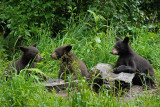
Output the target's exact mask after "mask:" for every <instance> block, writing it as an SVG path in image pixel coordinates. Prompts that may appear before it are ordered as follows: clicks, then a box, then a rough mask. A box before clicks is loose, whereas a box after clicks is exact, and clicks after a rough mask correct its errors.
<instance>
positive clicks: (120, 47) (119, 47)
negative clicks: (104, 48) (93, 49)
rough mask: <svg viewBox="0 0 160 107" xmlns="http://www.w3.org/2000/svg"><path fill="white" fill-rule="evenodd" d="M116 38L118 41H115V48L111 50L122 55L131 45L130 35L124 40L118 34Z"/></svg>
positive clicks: (112, 52)
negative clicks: (129, 43)
mask: <svg viewBox="0 0 160 107" xmlns="http://www.w3.org/2000/svg"><path fill="white" fill-rule="evenodd" d="M115 39H116V41H117V42H116V43H115V45H114V48H113V49H112V50H111V54H113V55H121V54H125V53H127V52H128V47H129V45H128V42H129V37H125V38H124V40H122V39H120V38H119V37H117V36H116V37H115Z"/></svg>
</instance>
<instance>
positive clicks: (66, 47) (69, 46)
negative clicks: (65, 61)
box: [65, 45, 72, 53]
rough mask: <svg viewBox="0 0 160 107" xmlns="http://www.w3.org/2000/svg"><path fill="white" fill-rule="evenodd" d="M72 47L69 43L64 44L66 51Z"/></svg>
mask: <svg viewBox="0 0 160 107" xmlns="http://www.w3.org/2000/svg"><path fill="white" fill-rule="evenodd" d="M71 49H72V46H71V45H66V46H65V51H66V52H67V53H68V52H69V51H70V50H71Z"/></svg>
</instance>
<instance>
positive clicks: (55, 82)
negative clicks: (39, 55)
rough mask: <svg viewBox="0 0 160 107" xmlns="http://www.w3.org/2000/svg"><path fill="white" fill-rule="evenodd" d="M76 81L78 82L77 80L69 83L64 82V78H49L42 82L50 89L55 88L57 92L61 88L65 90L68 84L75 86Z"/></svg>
mask: <svg viewBox="0 0 160 107" xmlns="http://www.w3.org/2000/svg"><path fill="white" fill-rule="evenodd" d="M76 82H77V81H76V80H74V81H72V82H71V83H69V82H64V80H61V79H49V80H48V81H46V82H43V83H42V84H43V85H44V86H46V88H47V89H48V90H49V91H51V90H52V89H53V88H54V89H55V90H56V91H57V92H59V91H61V90H65V89H66V88H67V87H68V85H70V86H72V87H74V85H75V83H76Z"/></svg>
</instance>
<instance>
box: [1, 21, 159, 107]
mask: <svg viewBox="0 0 160 107" xmlns="http://www.w3.org/2000/svg"><path fill="white" fill-rule="evenodd" d="M80 22H81V23H80V24H78V25H73V26H70V27H69V29H68V30H67V31H64V33H63V34H57V37H56V38H50V34H49V33H48V32H47V31H43V30H40V32H39V34H38V35H37V38H36V39H33V38H31V39H30V40H28V42H23V43H22V45H23V46H29V45H32V44H33V43H35V42H38V46H37V48H38V49H39V51H40V53H41V55H42V56H43V57H44V60H42V62H40V63H36V66H37V68H38V69H40V70H41V71H42V72H43V73H44V74H45V75H47V76H48V77H49V78H58V72H59V61H57V60H53V59H52V58H51V57H50V53H52V52H53V51H54V50H55V49H56V48H57V47H59V46H62V45H67V44H70V45H72V46H73V49H72V52H73V53H74V54H75V55H76V56H77V57H78V58H79V59H81V60H83V61H84V62H85V63H86V65H87V68H88V71H90V70H91V68H92V67H93V66H95V65H96V64H97V63H100V62H102V63H107V64H110V65H112V66H114V64H115V63H116V60H117V58H118V56H114V55H112V54H110V51H111V49H112V48H113V46H114V44H115V42H116V40H115V39H114V37H115V36H116V31H115V30H114V29H113V28H112V29H107V30H106V33H104V32H100V31H97V32H95V30H94V29H89V28H88V27H87V25H86V24H85V21H83V20H82V21H80ZM124 36H126V35H122V36H121V38H122V39H123V38H124ZM129 36H130V38H131V39H130V45H131V47H132V48H133V49H134V50H135V51H136V52H137V53H138V54H139V55H141V56H143V57H144V58H146V59H147V60H149V62H150V63H151V64H152V66H153V67H154V70H155V74H156V79H157V85H158V86H159V85H160V84H159V81H160V80H159V77H160V74H159V72H160V71H159V69H160V51H159V49H160V36H159V34H155V33H151V32H149V31H147V30H143V29H142V30H140V31H137V33H136V35H129ZM3 41H5V40H3ZM4 52H5V50H0V54H1V55H2V58H1V59H0V63H1V64H0V74H1V76H2V74H3V71H4V70H5V68H6V67H7V66H8V64H9V63H11V62H12V61H14V60H16V59H18V58H19V57H20V55H21V53H22V52H21V51H17V53H16V54H14V53H13V56H12V58H13V60H8V59H7V56H9V55H8V54H6V53H4ZM102 90H103V89H102ZM159 93H160V91H159V90H158V91H157V94H153V95H150V94H146V96H140V97H138V98H137V100H133V101H129V102H125V101H123V100H119V98H120V96H115V95H113V94H111V92H110V90H103V91H101V92H100V93H95V92H94V91H92V90H91V89H90V88H89V86H88V83H86V81H85V80H81V81H80V83H78V88H77V89H75V90H74V89H73V90H72V91H71V92H70V95H69V96H68V97H65V98H64V97H61V96H58V95H56V92H55V91H54V90H53V91H52V92H48V91H47V90H46V88H45V87H44V86H43V85H42V84H41V83H40V82H38V83H37V82H34V78H33V77H31V78H30V79H29V80H28V81H26V80H25V76H23V75H20V76H15V77H14V78H13V79H12V80H9V81H4V80H3V79H1V80H0V96H1V97H0V105H1V107H10V106H23V107H24V106H27V107H28V106H34V107H44V106H45V107H46V106H49V107H59V106H64V107H71V106H73V107H75V106H78V107H90V106H99V107H120V106H122V107H135V106H137V107H139V106H140V107H158V106H160V96H159V95H160V94H159Z"/></svg>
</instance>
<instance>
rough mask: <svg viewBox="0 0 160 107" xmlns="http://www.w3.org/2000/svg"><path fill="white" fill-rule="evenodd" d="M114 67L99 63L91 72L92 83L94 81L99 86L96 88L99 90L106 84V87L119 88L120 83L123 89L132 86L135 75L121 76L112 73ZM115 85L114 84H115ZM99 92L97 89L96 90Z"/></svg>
mask: <svg viewBox="0 0 160 107" xmlns="http://www.w3.org/2000/svg"><path fill="white" fill-rule="evenodd" d="M112 70H113V69H112V66H111V65H109V64H105V63H98V64H97V65H96V66H95V67H93V68H92V69H91V71H90V75H89V78H90V79H91V80H90V81H94V83H96V84H98V85H97V86H96V85H95V86H94V88H98V87H99V86H102V85H104V84H105V87H114V86H115V85H116V86H119V85H118V84H119V82H118V81H120V82H121V83H122V84H123V85H121V86H122V87H127V86H130V85H131V83H132V79H133V78H134V75H135V74H134V73H124V72H121V73H119V74H115V73H113V72H112ZM115 81H116V83H115V84H113V82H115ZM96 90H97V89H96Z"/></svg>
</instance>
